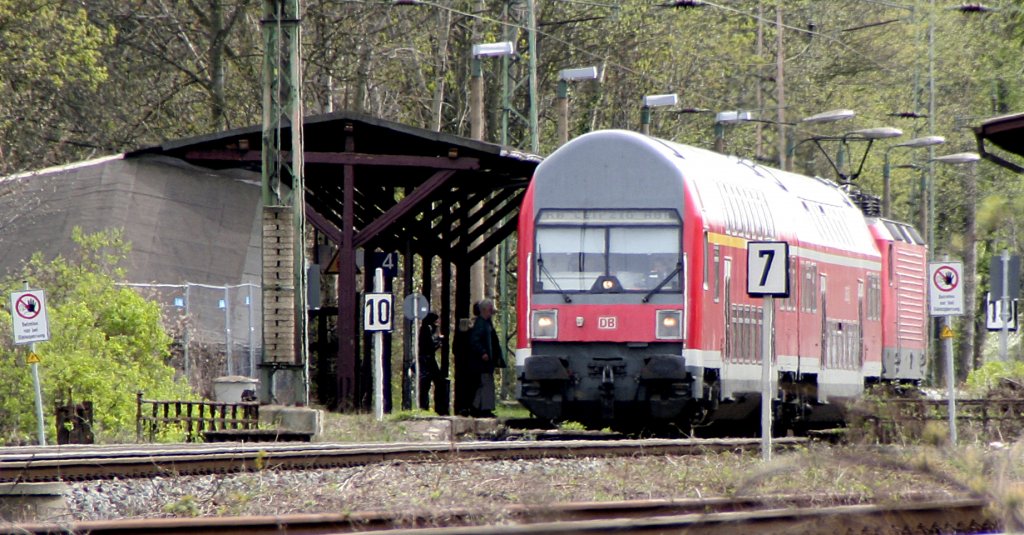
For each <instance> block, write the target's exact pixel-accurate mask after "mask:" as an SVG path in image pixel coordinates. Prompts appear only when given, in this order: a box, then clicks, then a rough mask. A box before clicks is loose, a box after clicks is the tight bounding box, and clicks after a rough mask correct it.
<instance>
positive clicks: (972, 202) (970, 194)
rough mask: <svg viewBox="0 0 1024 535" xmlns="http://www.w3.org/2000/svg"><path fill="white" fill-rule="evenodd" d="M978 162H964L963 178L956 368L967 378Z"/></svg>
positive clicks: (971, 356) (972, 311) (974, 279)
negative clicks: (961, 293)
mask: <svg viewBox="0 0 1024 535" xmlns="http://www.w3.org/2000/svg"><path fill="white" fill-rule="evenodd" d="M976 167H977V164H973V163H971V164H967V169H966V171H967V177H966V178H967V179H966V180H965V181H964V192H963V195H964V308H965V310H966V312H967V313H966V314H965V315H964V316H963V317H962V318H961V321H960V323H961V325H962V327H961V328H962V329H963V332H962V334H961V335H960V348H959V349H960V351H959V355H958V357H959V359H958V360H959V362H958V364H959V369H960V374H961V375H962V376H963V377H966V376H967V374H968V373H970V371H971V364H972V363H973V362H974V339H975V332H974V326H975V321H974V320H975V307H976V306H977V293H978V282H977V277H976V275H977V272H978V239H977V230H976V225H975V215H976V213H977V196H978V184H977V175H976V173H975V169H976Z"/></svg>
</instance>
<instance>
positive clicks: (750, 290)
mask: <svg viewBox="0 0 1024 535" xmlns="http://www.w3.org/2000/svg"><path fill="white" fill-rule="evenodd" d="M747 294H748V295H750V296H751V297H766V296H771V297H789V244H788V243H786V242H784V241H752V242H747Z"/></svg>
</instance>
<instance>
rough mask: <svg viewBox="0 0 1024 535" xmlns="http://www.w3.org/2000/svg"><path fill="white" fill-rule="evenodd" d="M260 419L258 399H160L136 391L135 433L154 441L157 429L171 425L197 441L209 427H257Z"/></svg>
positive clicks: (139, 439) (189, 438)
mask: <svg viewBox="0 0 1024 535" xmlns="http://www.w3.org/2000/svg"><path fill="white" fill-rule="evenodd" d="M259 422H260V404H259V403H258V402H247V401H243V402H239V403H223V402H217V401H157V400H149V399H143V398H142V392H139V393H138V394H137V395H136V411H135V435H136V440H137V441H139V442H142V440H143V436H145V437H146V438H147V439H148V440H149V441H150V442H152V441H153V440H154V439H155V438H156V435H157V433H158V432H159V431H160V430H162V429H167V428H169V427H171V426H174V427H177V428H178V429H180V430H181V431H182V432H184V433H185V439H186V440H187V441H189V442H193V441H195V440H196V438H197V437H201V436H202V434H203V433H204V432H206V431H223V430H225V429H257V428H258V427H259Z"/></svg>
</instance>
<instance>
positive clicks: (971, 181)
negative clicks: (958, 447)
mask: <svg viewBox="0 0 1024 535" xmlns="http://www.w3.org/2000/svg"><path fill="white" fill-rule="evenodd" d="M980 159H981V156H980V155H978V154H977V153H975V152H958V153H956V154H947V155H945V156H937V157H935V158H932V159H931V161H933V162H937V163H943V164H949V165H963V164H970V165H971V169H970V171H969V172H968V173H967V181H966V182H965V184H964V190H963V197H964V205H965V208H966V210H965V214H964V259H963V260H964V273H963V277H961V280H962V281H963V284H964V301H965V302H966V303H967V307H966V309H967V310H968V313H967V314H968V317H967V319H966V321H964V322H963V336H962V338H961V364H962V365H964V366H962V367H963V368H964V369H965V370H966V367H967V366H966V365H967V364H968V363H969V362H970V360H969V358H970V357H969V355H970V353H971V351H972V347H973V345H974V303H975V301H976V299H977V295H976V293H977V288H976V286H977V285H976V281H975V280H974V279H975V274H976V272H977V263H978V259H977V255H976V251H975V247H976V246H975V244H976V242H977V239H976V237H975V231H974V228H975V226H974V218H975V212H976V208H975V202H976V199H975V198H976V197H977V179H976V177H975V175H974V163H975V162H977V161H978V160H980ZM929 208H930V209H931V211H932V213H931V220H930V222H929V223H930V225H931V232H929V234H928V239H929V244H933V242H934V241H935V232H934V231H935V212H934V210H935V196H934V195H932V197H931V199H930V200H929ZM931 252H932V257H933V258H934V256H935V252H934V249H931ZM940 320H941V321H942V325H943V329H942V330H943V331H945V330H946V328H947V327H949V321H950V320H949V316H940ZM942 352H943V356H944V357H945V358H944V359H943V361H944V362H945V363H946V385H947V387H948V390H949V392H948V394H947V395H948V396H949V403H950V426H949V427H950V442H951V443H952V444H956V421H955V419H954V417H953V416H952V415H953V414H954V413H955V411H954V410H953V409H954V407H953V404H954V399H955V391H954V384H955V382H956V377H955V373H954V372H955V368H954V366H953V339H952V338H951V337H945V338H943V343H942Z"/></svg>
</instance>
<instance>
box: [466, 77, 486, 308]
mask: <svg viewBox="0 0 1024 535" xmlns="http://www.w3.org/2000/svg"><path fill="white" fill-rule="evenodd" d="M469 127H470V132H469V137H471V138H473V139H477V140H480V141H483V139H484V133H485V129H484V78H483V67H482V65H481V61H480V58H477V57H474V58H473V60H472V74H471V76H470V78H469ZM476 208H477V209H479V208H480V205H477V207H476ZM474 245H475V244H474ZM486 279H487V269H486V262H485V261H484V260H483V259H481V260H478V261H477V262H474V263H473V266H472V267H471V268H470V271H469V280H470V284H469V295H470V300H471V302H473V303H476V302H477V301H480V300H481V299H483V298H484V295H485V292H486V287H485V284H486Z"/></svg>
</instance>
